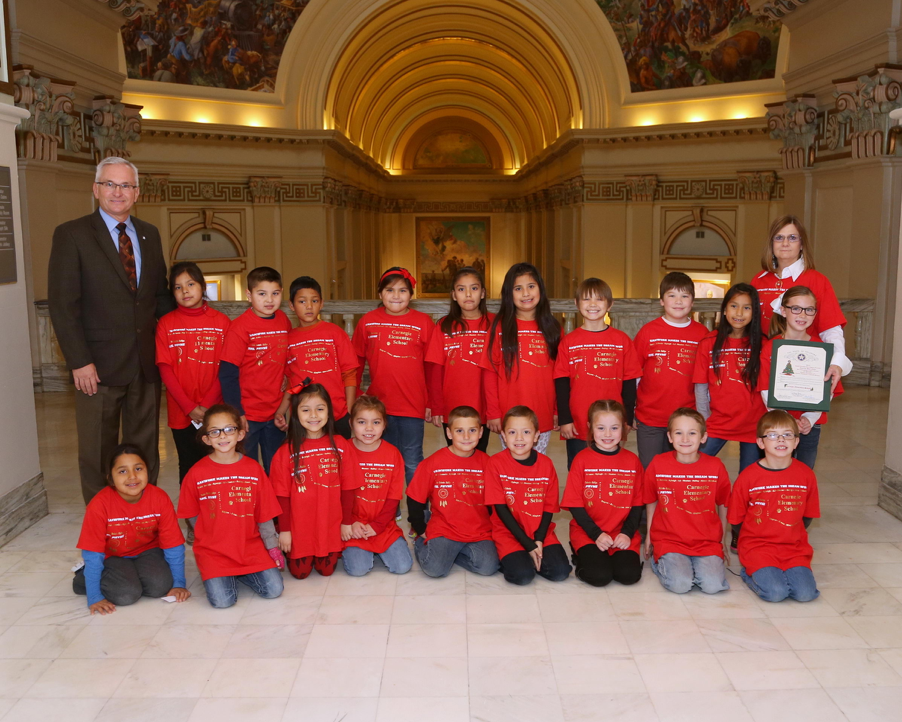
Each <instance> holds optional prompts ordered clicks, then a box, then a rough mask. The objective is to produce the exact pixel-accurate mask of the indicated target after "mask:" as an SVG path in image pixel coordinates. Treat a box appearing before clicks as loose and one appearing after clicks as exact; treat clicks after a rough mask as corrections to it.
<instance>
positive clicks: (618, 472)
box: [561, 399, 644, 587]
mask: <svg viewBox="0 0 902 722" xmlns="http://www.w3.org/2000/svg"><path fill="white" fill-rule="evenodd" d="M587 420H588V428H589V433H590V434H591V441H590V442H589V445H588V448H586V449H584V450H583V451H581V452H579V454H577V455H576V459H575V460H574V462H573V466H572V467H571V469H570V473H569V474H568V475H567V486H566V487H565V488H564V498H563V499H561V506H563V507H564V508H567V509H570V513H571V514H572V515H573V519H572V521H571V522H570V548H571V549H572V550H573V561H574V564H575V565H576V576H577V577H578V578H579V579H582V580H583V581H584V582H586V583H587V584H591V585H592V586H593V587H603V586H606V585H608V584H610V583H611V580H616V581H618V582H620V583H621V584H635V583H636V582H638V581H639V579H640V577H641V576H642V559H641V557H640V555H639V552H640V550H641V546H642V539H641V536H640V534H639V520H640V519H641V517H642V510H643V508H644V507H643V505H642V496H643V489H642V474H643V470H642V464H640V463H639V457H638V456H636V455H635V454H634V453H633V452H632V451H628V450H626V449H624V448H621V446H620V444H621V442H622V440H623V433H624V429H626V427H627V423H626V411H625V410H624V408H623V404H621V403H620V402H619V401H613V400H610V399H606V400H603V401H596V402H594V403H593V404H592V405H591V406H590V407H589V411H588V416H587Z"/></svg>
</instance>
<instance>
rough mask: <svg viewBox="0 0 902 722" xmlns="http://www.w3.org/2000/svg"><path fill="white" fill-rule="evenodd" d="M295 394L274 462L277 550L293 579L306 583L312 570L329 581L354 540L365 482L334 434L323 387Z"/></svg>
mask: <svg viewBox="0 0 902 722" xmlns="http://www.w3.org/2000/svg"><path fill="white" fill-rule="evenodd" d="M291 392H292V393H291V407H290V408H291V416H290V418H289V421H288V438H287V439H286V440H285V443H284V444H282V446H280V447H279V450H278V451H277V452H276V455H275V456H274V457H273V460H272V477H271V478H272V484H273V488H274V489H275V492H276V495H277V496H278V497H279V503H280V504H281V505H282V514H281V516H280V517H279V532H280V533H279V545H280V546H281V548H282V551H284V552H285V553H286V554H287V555H288V571H289V572H291V576H293V577H294V578H295V579H306V578H307V577H308V576H310V573H311V572H312V571H313V570H314V569H316V571H318V572H319V573H320V574H321V575H322V576H324V577H328V576H331V574H332V573H333V572H334V571H335V565H336V564H337V563H338V559H339V558H340V557H341V550H342V547H343V546H344V542H347V541H350V539H351V536H352V528H351V525H352V524H353V522H354V515H353V508H354V499H355V497H356V490H357V488H358V487H359V486H360V485H361V483H362V481H363V479H362V476H361V473H360V467H359V466H358V465H357V460H356V459H355V455H354V453H353V451H352V450H351V449H352V447H351V445H350V444H349V443H348V442H347V441H345V439H344V438H343V437H341V436H336V435H335V417H334V415H333V413H332V400H331V398H330V396H329V392H328V391H326V389H325V387H324V386H322V385H321V384H306V385H303V386H300V387H294V388H292V390H291Z"/></svg>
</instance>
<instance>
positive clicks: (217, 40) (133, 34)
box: [122, 0, 310, 93]
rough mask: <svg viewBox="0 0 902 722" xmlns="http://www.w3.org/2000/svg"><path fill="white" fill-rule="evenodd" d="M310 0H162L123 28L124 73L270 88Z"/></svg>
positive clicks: (266, 90) (161, 79)
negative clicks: (289, 37)
mask: <svg viewBox="0 0 902 722" xmlns="http://www.w3.org/2000/svg"><path fill="white" fill-rule="evenodd" d="M309 2H310V0H160V4H159V5H158V6H157V9H156V11H155V12H150V11H148V12H146V13H145V14H143V15H138V16H136V17H135V18H134V19H133V20H131V21H129V22H128V23H126V24H125V25H124V26H123V27H122V43H123V45H124V47H125V60H126V65H127V66H128V77H129V78H136V79H140V80H155V81H157V82H163V83H184V84H186V85H205V86H209V87H213V88H234V89H237V90H254V91H259V92H264V93H271V92H273V90H274V89H275V82H276V73H277V72H278V70H279V61H280V60H281V58H282V51H283V50H284V49H285V42H286V41H287V40H288V36H289V34H290V33H291V30H292V28H293V27H294V24H295V22H297V19H298V18H299V17H300V15H301V13H302V12H303V11H304V8H305V7H307V5H308V3H309Z"/></svg>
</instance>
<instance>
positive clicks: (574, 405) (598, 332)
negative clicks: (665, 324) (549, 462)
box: [554, 278, 642, 469]
mask: <svg viewBox="0 0 902 722" xmlns="http://www.w3.org/2000/svg"><path fill="white" fill-rule="evenodd" d="M575 300H576V308H577V309H578V310H579V314H580V316H582V317H583V325H582V328H577V329H574V330H573V331H571V332H570V333H568V334H567V335H566V336H565V337H564V340H563V341H561V345H560V347H559V348H558V354H557V360H556V361H555V363H554V387H555V391H556V392H557V412H558V421H559V422H560V424H561V438H562V439H566V441H567V468H568V469H569V468H570V467H571V465H572V464H573V460H574V459H575V458H576V455H577V454H578V453H579V452H580V451H582V450H583V449H585V448H586V442H587V441H589V440H591V438H592V434H591V433H590V430H589V427H588V425H587V419H588V418H589V416H588V411H589V406H590V405H591V404H592V402H593V401H595V400H597V399H613V400H614V401H617V402H620V403H622V404H623V407H624V421H625V425H624V426H621V430H620V433H621V435H622V437H623V440H624V441H625V440H626V435H627V430H628V429H629V427H630V426H631V425H632V423H633V411H634V409H635V407H636V379H637V378H639V377H640V376H641V375H642V366H641V364H640V363H639V357H638V356H637V355H636V350H635V349H634V348H633V342H632V341H631V340H630V337H629V336H627V335H626V334H625V333H623V331H620V330H619V329H616V328H611V327H610V326H608V324H606V323H605V320H604V319H605V315H606V314H607V312H608V311H610V310H611V306H612V305H613V304H614V295H613V293H612V292H611V287H610V286H609V285H608V284H607V283H605V282H604V281H602V280H601V279H600V278H587V279H586V280H585V281H583V282H582V283H580V284H579V286H578V287H577V289H576V297H575ZM618 443H619V442H618Z"/></svg>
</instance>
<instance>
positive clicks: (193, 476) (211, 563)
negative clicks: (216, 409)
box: [178, 456, 282, 581]
mask: <svg viewBox="0 0 902 722" xmlns="http://www.w3.org/2000/svg"><path fill="white" fill-rule="evenodd" d="M281 511H282V509H281V507H280V506H279V501H278V500H277V499H276V495H275V494H274V493H273V489H272V485H271V484H270V483H269V479H267V478H266V474H265V473H264V471H263V467H261V466H260V464H258V463H257V462H256V461H254V460H253V459H250V458H248V457H247V456H242V457H241V459H240V460H238V461H237V462H235V463H234V464H217V463H216V462H215V461H213V459H211V458H210V457H209V456H208V457H207V458H206V459H201V460H200V461H198V462H197V463H196V464H195V465H194V466H192V467H191V470H190V471H189V472H188V473H187V475H186V476H185V480H184V481H183V482H182V490H181V493H180V494H179V509H178V515H179V518H180V519H191V518H193V517H197V521H196V522H195V524H194V540H195V541H194V558H195V560H196V561H197V568H198V569H199V570H200V576H201V578H202V579H203V580H204V581H206V580H207V579H214V578H216V577H235V576H240V575H242V574H253V573H254V572H262V571H263V570H265V569H270V568H272V567H274V566H275V565H276V563H275V562H274V561H273V560H272V558H271V557H270V556H269V553H268V552H267V551H266V547H265V546H263V539H261V538H260V531H259V530H258V529H257V525H258V524H262V523H264V522H267V521H269V520H270V519H273V518H275V517H277V516H278V515H279V513H280V512H281Z"/></svg>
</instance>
